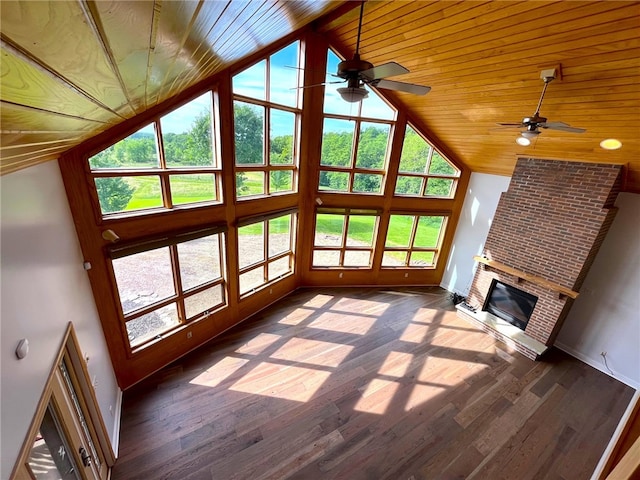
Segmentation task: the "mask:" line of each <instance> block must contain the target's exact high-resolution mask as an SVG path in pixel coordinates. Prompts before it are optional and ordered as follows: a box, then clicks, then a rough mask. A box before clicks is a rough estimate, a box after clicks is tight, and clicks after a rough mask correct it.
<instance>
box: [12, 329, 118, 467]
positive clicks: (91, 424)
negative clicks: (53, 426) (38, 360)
mask: <svg viewBox="0 0 640 480" xmlns="http://www.w3.org/2000/svg"><path fill="white" fill-rule="evenodd" d="M62 362H64V363H65V366H66V367H67V371H68V373H69V377H70V381H71V383H72V385H73V389H74V392H75V393H76V396H77V399H78V403H79V405H78V407H79V408H80V410H81V411H82V414H83V417H84V420H85V422H86V424H87V427H88V431H89V435H90V437H91V441H92V442H93V445H94V447H95V449H96V451H97V454H98V456H100V457H101V463H102V464H103V465H105V467H106V469H103V470H104V472H103V475H101V476H100V477H98V478H105V479H106V478H109V473H110V470H111V467H112V466H113V465H114V463H115V461H116V456H115V453H114V452H113V448H112V446H111V441H110V440H109V435H108V433H107V428H106V426H105V424H104V420H103V419H102V415H101V413H100V408H99V407H98V399H97V397H96V394H95V391H94V389H93V386H92V385H91V380H90V377H89V371H88V369H87V365H86V362H85V361H84V358H83V356H82V352H81V350H80V344H79V342H78V337H77V336H76V333H75V330H74V328H73V324H72V323H71V322H69V324H68V326H67V330H66V331H65V334H64V337H63V340H62V343H61V346H60V350H59V351H58V354H57V355H56V358H55V361H54V362H53V365H52V367H51V371H50V372H49V375H48V377H47V382H46V384H45V387H44V390H43V392H42V395H41V397H40V401H39V402H38V406H37V408H36V412H35V415H34V417H33V419H32V421H31V425H30V426H29V430H28V431H27V435H26V437H25V439H24V442H23V444H22V448H21V449H20V454H19V455H18V459H17V461H16V463H15V465H14V467H13V471H12V473H11V478H12V479H16V480H23V479H24V480H32V479H33V477H32V475H31V473H30V472H29V468H28V467H27V462H28V460H29V454H30V452H31V447H32V446H33V439H34V438H35V436H36V434H37V432H38V429H39V428H40V424H41V422H42V419H43V417H44V415H45V412H46V410H47V407H48V406H49V405H50V404H52V405H54V406H55V407H56V408H57V409H58V411H59V413H62V415H60V417H61V418H60V419H59V420H60V421H61V423H62V425H61V427H62V428H63V430H65V434H66V435H67V436H68V437H69V436H71V437H75V438H78V436H79V438H84V436H85V434H84V432H83V431H82V429H81V427H80V422H79V420H78V419H77V417H76V416H75V415H74V414H73V412H75V410H74V409H75V408H76V407H75V406H74V404H73V401H72V399H71V398H70V396H69V394H68V391H67V388H66V385H64V379H63V378H62V374H61V373H60V368H59V367H60V364H61V363H62ZM60 410H67V411H68V412H70V413H72V416H69V415H66V414H65V413H64V412H60ZM71 432H74V433H71ZM76 435H77V436H76ZM82 446H83V447H84V448H86V449H87V450H89V449H88V448H87V445H84V444H83V445H82ZM76 448H77V445H74V447H73V448H71V450H72V451H73V452H72V453H73V455H74V457H75V459H76V463H77V464H78V465H82V460H81V459H80V457H79V454H78V452H77V450H76ZM92 471H94V469H93V468H92ZM81 475H82V476H83V478H85V476H84V474H81ZM88 478H94V477H93V476H92V477H88Z"/></svg>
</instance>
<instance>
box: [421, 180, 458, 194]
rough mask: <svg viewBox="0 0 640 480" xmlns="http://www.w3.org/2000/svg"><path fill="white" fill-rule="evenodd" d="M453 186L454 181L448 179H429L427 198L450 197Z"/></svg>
mask: <svg viewBox="0 0 640 480" xmlns="http://www.w3.org/2000/svg"><path fill="white" fill-rule="evenodd" d="M452 185H453V180H450V179H448V178H429V179H428V180H427V191H426V192H425V196H434V197H449V196H451V186H452Z"/></svg>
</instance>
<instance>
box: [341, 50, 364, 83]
mask: <svg viewBox="0 0 640 480" xmlns="http://www.w3.org/2000/svg"><path fill="white" fill-rule="evenodd" d="M370 68H373V64H371V63H369V62H366V61H364V60H360V55H358V54H357V53H356V54H355V55H354V56H353V58H352V59H351V60H344V61H342V62H340V63H339V64H338V73H337V75H338V77H340V78H344V79H349V78H358V75H359V74H360V72H363V71H365V70H369V69H370Z"/></svg>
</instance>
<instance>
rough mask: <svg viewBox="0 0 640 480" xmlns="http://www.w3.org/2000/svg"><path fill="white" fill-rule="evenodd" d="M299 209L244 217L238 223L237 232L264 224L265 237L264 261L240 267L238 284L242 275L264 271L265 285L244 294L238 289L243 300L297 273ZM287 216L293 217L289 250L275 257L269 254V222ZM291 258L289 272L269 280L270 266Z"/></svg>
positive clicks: (263, 233) (263, 232)
mask: <svg viewBox="0 0 640 480" xmlns="http://www.w3.org/2000/svg"><path fill="white" fill-rule="evenodd" d="M297 213H298V209H297V208H292V209H287V210H279V211H277V212H271V213H268V214H264V215H257V216H250V217H243V218H240V219H238V221H237V227H238V228H237V230H239V229H240V228H242V227H246V226H249V225H255V224H257V223H263V230H262V235H263V237H264V243H263V257H262V260H260V261H257V262H254V263H252V264H250V265H246V266H244V267H240V266H238V283H240V277H241V275H243V274H245V273H248V272H251V271H253V270H258V269H260V268H261V269H262V278H263V283H262V284H260V285H257V286H254V287H252V288H250V289H248V290H247V291H245V292H243V291H242V290H241V289H240V287H238V295H239V297H240V299H241V300H243V299H245V298H247V297H250V296H251V295H253V294H254V293H256V292H258V291H260V290H262V289H264V288H265V287H267V286H269V285H272V284H273V283H275V282H278V281H279V280H281V279H283V278H285V277H288V276H290V275H293V274H294V273H295V264H294V262H295V252H294V245H295V243H296V238H295V232H296V227H297ZM286 215H291V219H290V223H289V249H288V250H286V251H283V252H278V253H276V254H274V255H270V254H269V221H270V220H275V219H277V218H280V217H284V216H286ZM240 238H241V237H240V235H238V239H237V244H238V249H240ZM287 257H288V258H289V271H288V272H287V273H284V274H282V275H279V276H278V277H277V278H274V279H271V280H269V265H270V264H271V263H274V262H276V261H278V260H281V259H283V258H287Z"/></svg>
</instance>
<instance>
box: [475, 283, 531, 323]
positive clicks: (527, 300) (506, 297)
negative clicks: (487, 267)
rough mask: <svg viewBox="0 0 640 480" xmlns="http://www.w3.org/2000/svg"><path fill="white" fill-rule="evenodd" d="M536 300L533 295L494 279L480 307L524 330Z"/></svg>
mask: <svg viewBox="0 0 640 480" xmlns="http://www.w3.org/2000/svg"><path fill="white" fill-rule="evenodd" d="M537 301H538V297H536V296H535V295H531V294H530V293H527V292H523V291H522V290H520V289H518V288H515V287H512V286H511V285H507V284H506V283H502V282H500V281H498V280H495V279H494V280H493V281H492V282H491V287H490V288H489V293H488V294H487V298H486V300H485V302H484V306H483V307H482V309H483V310H486V311H487V312H489V313H492V314H493V315H495V316H496V317H500V318H502V319H503V320H506V321H507V322H509V323H510V324H512V325H515V326H516V327H518V328H519V329H520V330H524V329H525V328H526V327H527V323H529V318H531V314H532V313H533V309H534V307H535V306H536V302H537Z"/></svg>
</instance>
